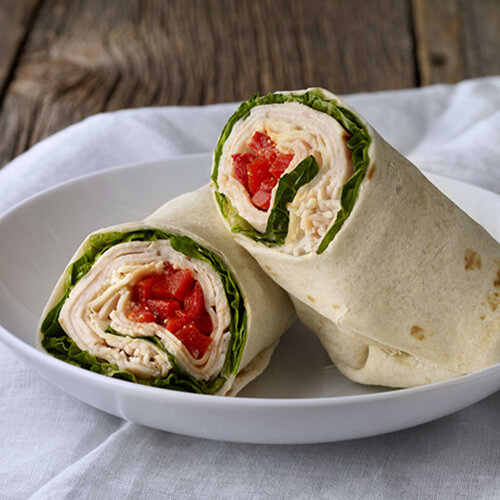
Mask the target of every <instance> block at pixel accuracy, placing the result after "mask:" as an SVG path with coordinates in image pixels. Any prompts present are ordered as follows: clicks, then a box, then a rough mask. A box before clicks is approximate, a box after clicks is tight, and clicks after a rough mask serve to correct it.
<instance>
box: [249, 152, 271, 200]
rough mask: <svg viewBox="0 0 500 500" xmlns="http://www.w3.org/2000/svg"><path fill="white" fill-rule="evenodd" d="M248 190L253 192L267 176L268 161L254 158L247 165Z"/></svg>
mask: <svg viewBox="0 0 500 500" xmlns="http://www.w3.org/2000/svg"><path fill="white" fill-rule="evenodd" d="M247 171H248V190H249V191H250V194H255V193H256V192H257V191H258V190H259V188H260V185H261V184H262V182H263V181H265V180H266V179H268V178H269V162H268V161H266V160H263V159H262V158H256V159H255V160H254V161H253V162H252V163H249V165H248V170H247Z"/></svg>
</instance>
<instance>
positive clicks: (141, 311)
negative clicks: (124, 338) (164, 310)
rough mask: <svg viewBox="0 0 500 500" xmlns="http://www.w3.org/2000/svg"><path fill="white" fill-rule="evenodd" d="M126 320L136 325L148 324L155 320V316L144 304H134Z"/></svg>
mask: <svg viewBox="0 0 500 500" xmlns="http://www.w3.org/2000/svg"><path fill="white" fill-rule="evenodd" d="M127 316H128V319H129V320H131V321H137V322H138V323H150V322H152V321H154V320H155V315H154V314H153V313H152V312H151V311H150V310H149V309H148V306H147V305H146V304H136V305H134V307H133V308H132V309H131V310H130V311H129V313H128V315H127Z"/></svg>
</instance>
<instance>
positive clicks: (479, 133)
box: [0, 77, 500, 499]
mask: <svg viewBox="0 0 500 500" xmlns="http://www.w3.org/2000/svg"><path fill="white" fill-rule="evenodd" d="M346 100H347V102H348V103H350V104H351V105H352V106H354V107H355V108H356V109H357V110H358V111H359V112H360V113H361V114H362V115H364V116H365V117H366V119H367V120H368V121H369V122H370V123H371V124H372V125H373V126H374V127H375V128H376V129H377V130H378V131H379V132H380V133H381V134H382V135H383V136H384V137H385V138H386V139H387V140H388V141H389V142H390V143H391V144H393V145H394V146H395V147H396V148H397V149H399V150H400V151H401V152H403V153H404V154H406V155H407V156H409V157H410V159H412V160H413V161H414V162H415V163H416V164H417V165H418V166H419V167H421V168H424V169H426V170H428V171H431V172H436V173H440V174H443V175H447V176H450V177H454V178H457V179H462V180H464V181H467V182H470V183H473V184H476V185H479V186H482V187H485V188H487V189H490V190H492V191H495V192H497V193H500V77H488V78H481V79H475V80H469V81H465V82H462V83H460V84H458V85H454V86H449V85H437V86H433V87H427V88H424V89H412V90H402V91H391V92H379V93H372V94H358V95H351V96H347V98H346ZM235 106H236V105H235V104H221V105H215V106H206V107H170V108H168V107H167V108H143V109H135V110H125V111H118V112H115V113H107V114H101V115H96V116H93V117H90V118H88V119H86V120H84V121H83V122H81V123H78V124H76V125H73V126H71V127H69V128H67V129H65V130H63V131H61V132H59V133H57V134H55V135H54V136H52V137H49V138H48V139H46V140H44V141H42V142H40V143H39V144H37V145H36V146H34V147H33V148H32V149H31V150H29V151H28V152H26V153H24V154H22V155H21V156H19V157H18V158H16V159H15V160H14V161H12V162H11V163H10V164H9V165H7V166H6V167H5V168H4V169H2V170H0V213H2V212H3V211H5V210H7V209H9V208H11V207H12V206H14V205H15V204H16V203H18V202H20V201H22V200H23V199H25V198H26V197H28V196H30V195H32V194H35V193H37V192H39V191H40V190H42V189H44V188H47V187H50V186H52V185H54V184H56V183H59V182H61V181H63V180H67V179H70V178H73V177H75V176H79V175H82V174H86V173H88V172H93V171H99V170H102V169H105V168H108V167H112V166H116V165H119V164H124V163H133V162H140V161H151V160H158V159H163V158H168V157H172V156H177V155H179V154H188V153H199V152H208V151H211V150H212V149H213V147H214V144H215V142H216V140H217V137H218V133H219V132H220V130H221V129H222V126H223V125H224V123H225V121H226V120H227V118H228V117H229V116H230V114H231V113H232V112H233V110H234V109H235ZM62 265H64V263H62ZM0 423H1V425H0V450H1V453H0V485H1V494H0V497H1V498H5V499H19V498H28V497H30V498H34V499H49V498H50V499H53V498H57V499H62V498H65V499H66V498H67V499H75V498H89V499H90V498H92V499H94V498H120V499H122V498H130V499H137V498H160V497H166V498H170V497H175V498H218V499H219V498H228V499H234V498H273V499H280V498H283V499H288V498H303V499H306V498H311V499H312V498H314V499H318V498H348V499H356V498H375V499H378V498H380V499H387V498H500V474H499V473H498V470H499V464H500V393H497V394H495V395H493V396H491V397H489V398H488V399H486V400H484V401H482V402H480V403H478V404H476V405H474V406H472V407H470V408H467V409H465V410H462V411H461V412H458V413H456V414H454V415H451V416H449V417H446V418H442V419H440V420H438V421H435V422H432V423H429V424H426V425H422V426H419V427H416V428H414V429H409V430H406V431H400V432H396V433H392V434H387V435H384V436H379V437H374V438H368V439H362V440H355V441H346V442H341V443H330V444H322V445H306V446H263V445H243V444H232V443H224V442H212V441H206V440H202V439H195V438H189V437H184V436H178V435H174V434H170V433H166V432H160V431H155V430H152V429H148V428H145V427H142V426H139V425H135V424H132V423H130V422H126V421H123V420H121V419H119V418H116V417H113V416H110V415H107V414H105V413H103V412H101V411H99V410H95V409H93V408H91V407H89V406H87V405H85V404H83V403H81V402H79V401H77V400H76V399H73V398H72V397H70V396H68V395H66V394H64V393H62V392H61V391H59V390H58V389H56V388H55V387H52V386H50V385H49V384H48V383H46V382H45V381H44V380H41V379H40V377H39V376H38V374H37V373H36V372H35V371H34V370H32V369H31V368H30V367H29V366H25V365H24V364H23V363H20V362H19V361H18V360H17V359H16V358H15V357H14V355H13V354H12V353H11V352H10V351H8V350H7V348H6V347H5V346H3V345H0ZM304 425H307V422H304Z"/></svg>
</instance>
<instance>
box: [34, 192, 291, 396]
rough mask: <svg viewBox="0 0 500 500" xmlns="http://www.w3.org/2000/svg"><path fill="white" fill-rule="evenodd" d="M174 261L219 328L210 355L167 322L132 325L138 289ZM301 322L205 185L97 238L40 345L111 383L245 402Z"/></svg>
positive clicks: (47, 319) (58, 297)
mask: <svg viewBox="0 0 500 500" xmlns="http://www.w3.org/2000/svg"><path fill="white" fill-rule="evenodd" d="M167 263H168V265H170V266H173V269H174V270H177V269H188V270H189V272H191V273H192V276H194V279H195V287H197V286H200V287H201V289H202V291H203V300H204V305H205V307H206V313H207V314H208V315H209V316H210V322H211V326H212V331H211V333H209V334H208V336H209V339H210V340H208V341H207V342H210V346H209V347H208V348H207V349H206V351H204V353H203V355H201V353H200V354H199V355H196V354H193V350H192V349H191V351H190V350H189V348H187V347H186V345H184V343H183V342H184V341H181V340H180V338H178V337H177V336H176V334H174V333H173V331H172V332H171V331H169V329H168V328H169V327H167V326H166V325H168V323H166V322H165V324H163V323H162V324H157V322H154V321H146V322H137V321H132V320H131V319H130V316H129V314H130V311H131V310H132V309H131V308H133V306H134V303H133V298H132V297H133V293H134V292H133V290H134V286H135V285H136V284H137V283H139V282H140V281H141V280H143V279H145V278H147V277H148V276H151V275H153V276H159V275H161V273H162V272H163V271H164V270H165V268H166V266H167ZM148 304H149V302H148ZM181 307H187V306H181ZM294 317H295V315H294V312H293V307H292V304H291V303H290V300H289V298H288V296H287V295H286V293H285V292H284V291H282V290H281V289H280V288H279V287H278V286H277V285H275V284H274V283H273V281H272V280H270V279H269V278H268V277H267V276H266V275H265V273H263V272H262V270H261V269H260V268H259V266H258V265H257V263H256V262H255V261H254V260H253V259H252V258H251V257H250V256H249V255H248V254H247V252H245V251H244V250H243V249H242V248H241V247H239V246H238V245H237V244H236V243H235V242H234V241H233V240H232V238H231V236H230V235H229V234H228V233H227V232H226V231H225V229H224V228H223V226H222V225H221V224H219V222H218V217H217V213H216V210H215V207H214V205H213V202H212V199H211V192H210V188H209V187H208V186H205V187H204V188H201V189H199V190H197V191H194V192H192V193H187V194H184V195H182V196H180V197H178V198H176V199H174V200H171V201H169V202H168V203H166V204H165V205H163V206H162V207H161V208H160V209H159V210H157V211H156V212H154V213H153V214H152V215H151V216H149V217H147V218H146V219H145V220H144V221H142V222H135V223H126V224H120V225H116V226H112V227H108V228H105V229H101V230H99V231H96V232H95V233H92V234H91V235H89V236H88V237H87V238H86V239H85V241H84V242H83V243H82V245H81V246H80V248H79V249H78V250H77V252H76V253H75V255H74V256H73V258H72V259H71V261H70V264H69V265H68V266H67V268H66V270H65V272H64V273H63V275H62V276H61V278H60V279H59V281H58V283H57V285H56V287H55V290H54V292H53V293H52V295H51V297H50V299H49V301H48V304H47V306H46V307H45V310H44V312H43V314H42V322H41V326H40V332H39V341H40V345H41V346H42V348H44V349H45V350H46V351H48V352H49V353H50V354H52V355H55V356H56V357H58V358H59V359H63V360H65V361H68V362H70V363H73V364H76V365H78V366H82V367H84V368H87V369H90V370H92V371H96V372H98V373H102V374H105V375H109V376H114V377H117V378H123V379H126V380H131V381H133V382H137V383H141V384H147V385H153V386H157V387H165V388H173V389H177V390H187V391H194V392H202V393H208V394H219V395H235V394H236V393H237V392H238V391H239V390H241V389H242V388H243V387H244V386H245V385H246V384H248V383H249V382H250V381H251V380H253V379H254V378H255V377H257V376H258V375H259V374H260V373H262V371H263V370H264V369H265V367H266V366H267V364H268V363H269V360H270V357H271V354H272V352H273V350H274V348H275V347H276V345H277V343H278V341H279V337H280V336H281V334H282V333H283V332H284V331H285V330H286V329H287V328H288V326H289V325H290V324H291V322H292V321H293V320H294ZM198 334H199V333H198ZM177 335H178V334H177ZM203 339H206V336H203V338H202V340H203ZM188 343H189V339H188ZM195 352H196V353H198V351H195Z"/></svg>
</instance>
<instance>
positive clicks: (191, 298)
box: [183, 282, 205, 320]
mask: <svg viewBox="0 0 500 500" xmlns="http://www.w3.org/2000/svg"><path fill="white" fill-rule="evenodd" d="M183 312H184V313H185V314H186V316H185V317H186V319H189V320H196V319H198V318H199V317H200V316H201V315H202V314H203V313H204V312H205V300H204V298H203V290H202V288H201V286H200V284H199V283H198V282H197V283H195V285H194V287H193V289H192V290H191V291H190V292H189V293H188V294H187V295H186V299H185V300H184V311H183Z"/></svg>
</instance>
